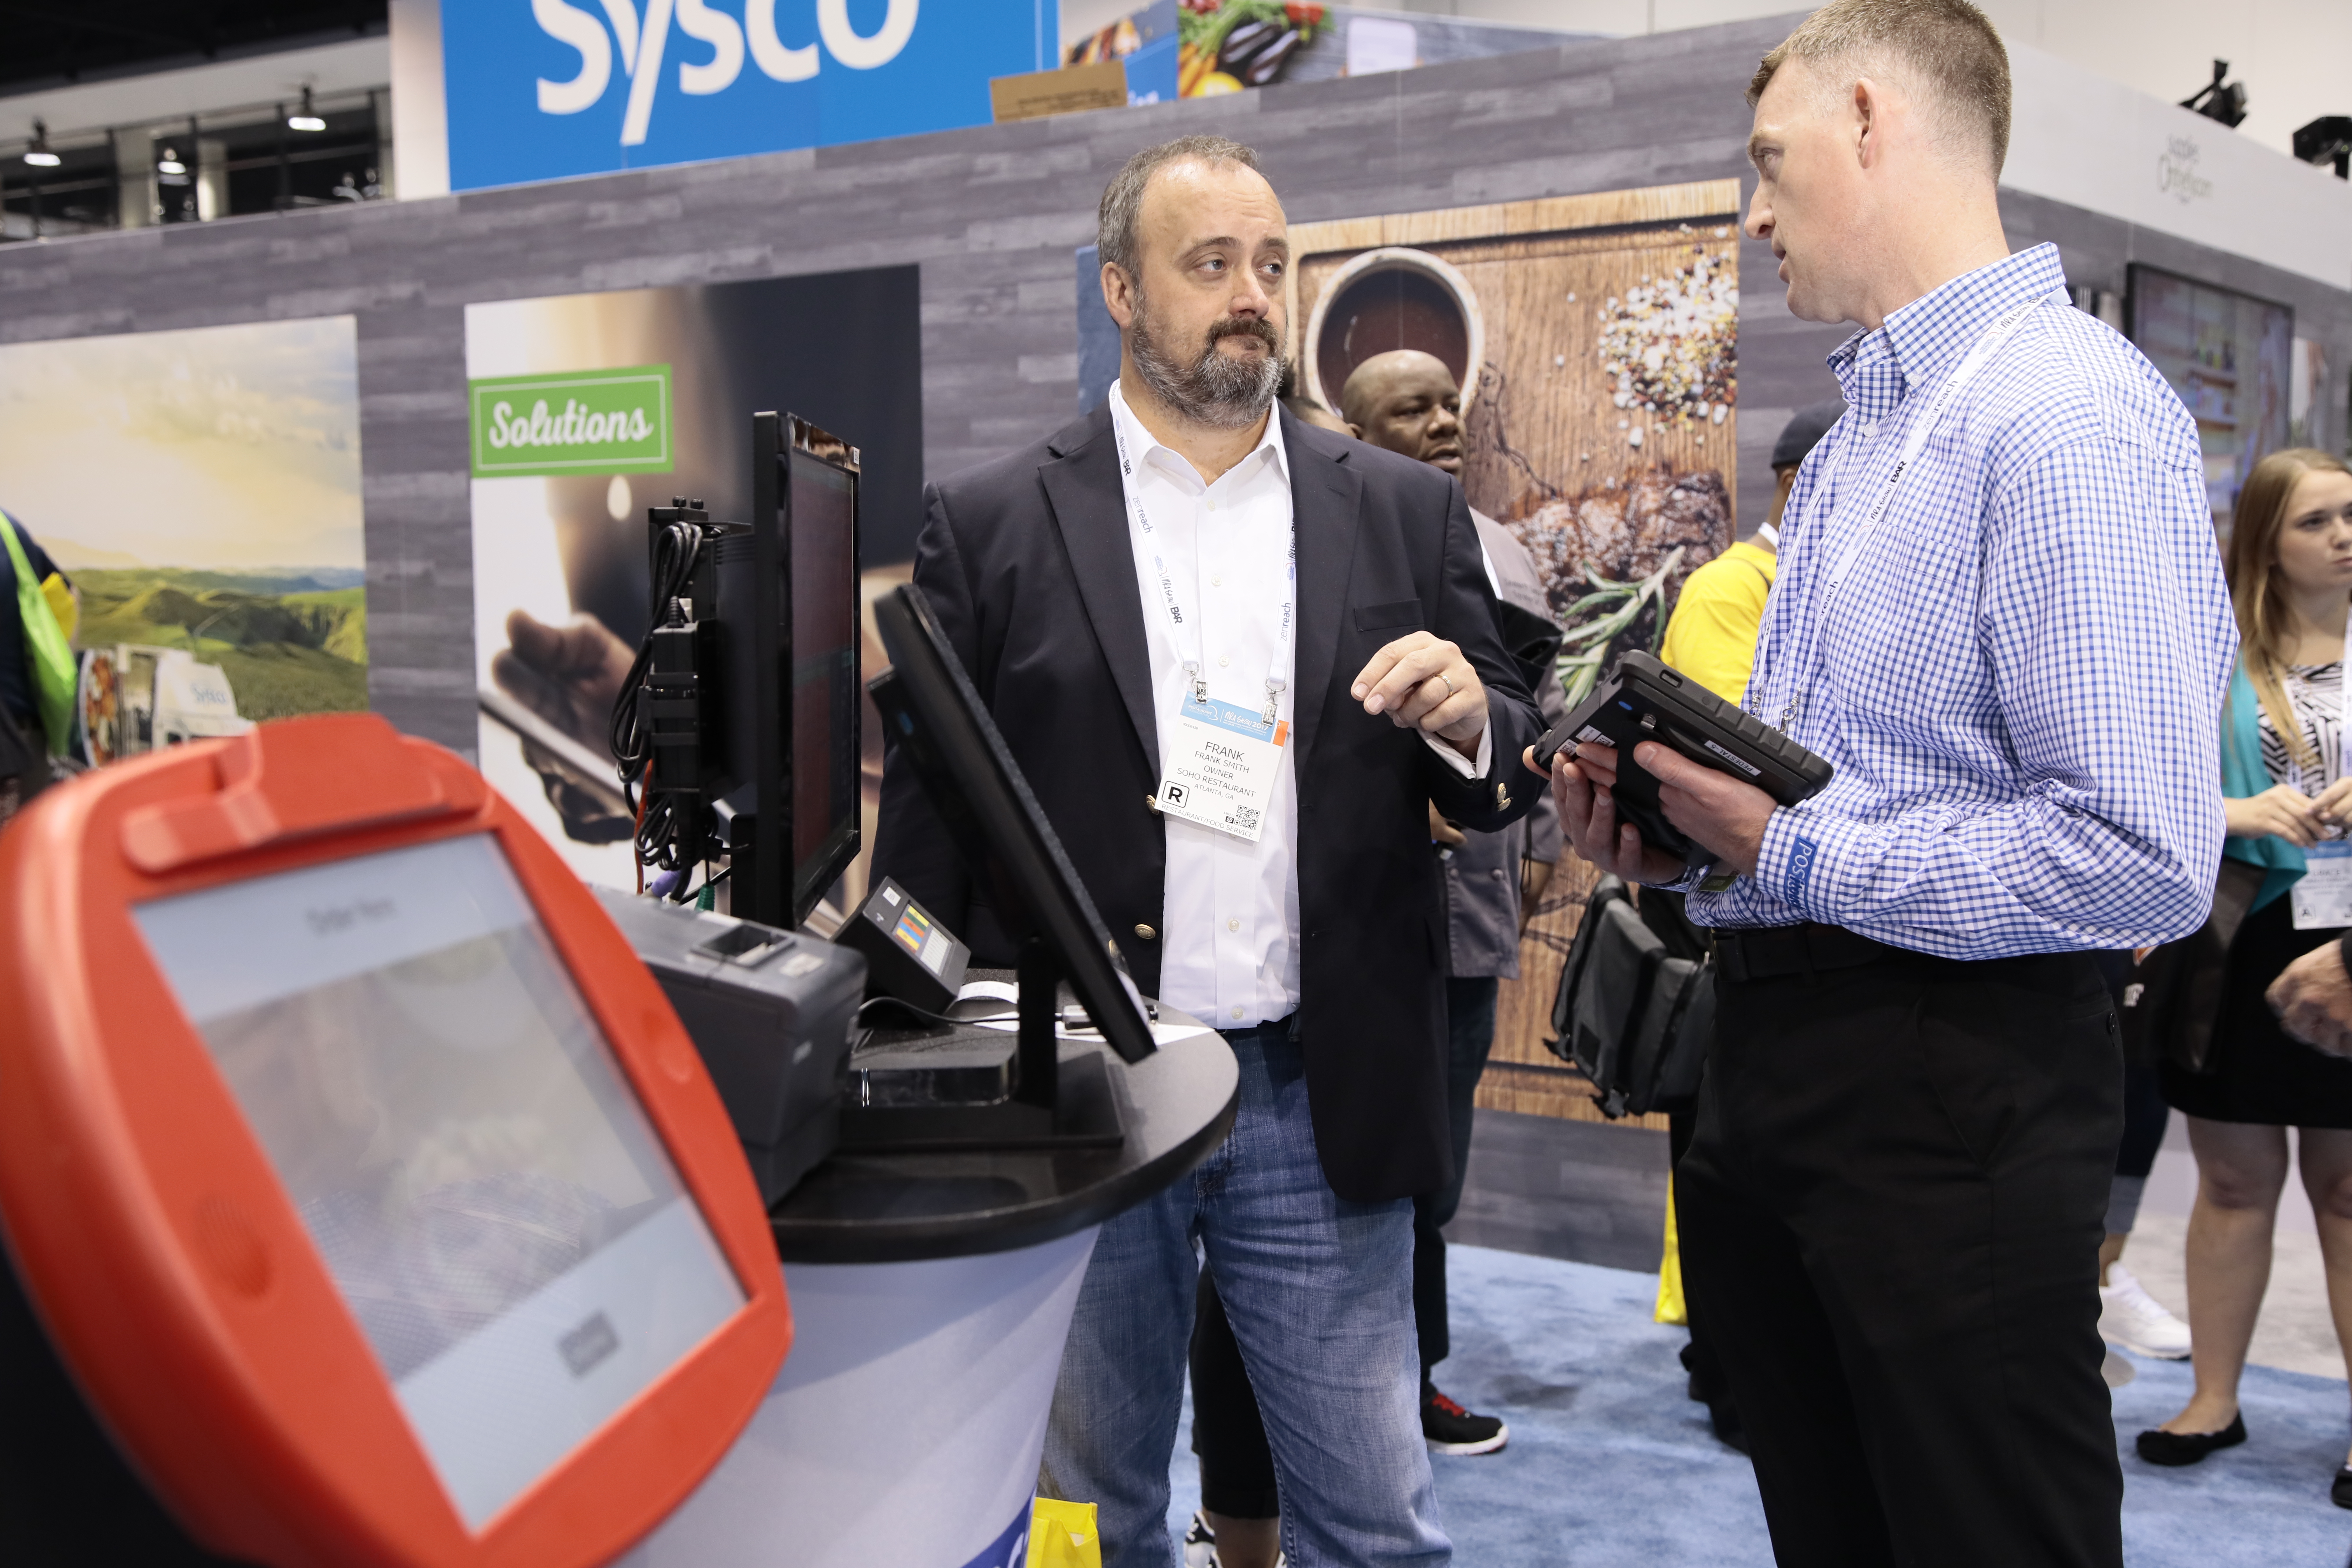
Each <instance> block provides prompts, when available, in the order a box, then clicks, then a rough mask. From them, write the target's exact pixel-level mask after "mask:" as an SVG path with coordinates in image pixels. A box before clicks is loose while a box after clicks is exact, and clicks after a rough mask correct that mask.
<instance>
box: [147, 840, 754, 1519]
mask: <svg viewBox="0 0 2352 1568" xmlns="http://www.w3.org/2000/svg"><path fill="white" fill-rule="evenodd" d="M136 914H137V918H138V921H139V928H140V931H142V934H143V935H144V936H145V938H146V941H147V943H148V945H149V946H150V947H151V948H152V950H153V952H154V954H155V958H156V960H157V962H158V963H159V965H160V966H161V968H162V969H163V973H164V975H165V976H166V978H167V979H168V980H169V982H170V984H171V985H172V988H173V992H174V993H175V994H177V996H178V998H179V1001H180V1004H181V1005H182V1007H183V1009H184V1011H185V1012H186V1014H187V1015H188V1017H189V1019H190V1021H191V1022H193V1023H194V1026H196V1029H197V1030H198V1032H199V1033H200V1034H202V1036H203V1037H204V1039H205V1044H206V1046H207V1047H210V1049H211V1052H212V1055H213V1057H214V1059H215V1061H216V1062H217V1063H218V1065H219V1067H220V1070H221V1073H222V1075H223V1077H224V1078H225V1079H226V1080H227V1082H228V1085H229V1088H230V1089H231V1091H232V1093H233V1094H234V1095H235V1097H236V1101H237V1104H238V1105H239V1107H240V1108H241V1109H242V1110H244V1112H245V1115H246V1118H247V1121H248V1122H250V1124H251V1126H252V1129H253V1131H254V1133H255V1134H256V1136H257V1138H258V1139H259V1141H260V1142H261V1144H262V1145H263V1147H264V1148H265V1149H266V1150H267V1151H268V1156H269V1160H270V1163H271V1164H272V1166H273V1167H274V1168H275V1170H276V1172H277V1173H278V1179H279V1180H280V1181H281V1182H282V1183H283V1184H284V1185H285V1189H286V1192H287V1195H288V1196H289V1199H291V1201H292V1202H293V1204H294V1206H295V1208H296V1209H297V1210H298V1211H299V1214H300V1215H301V1217H302V1220H303V1223H304V1225H305V1226H307V1227H308V1229H309V1232H310V1238H311V1240H312V1241H313V1242H314V1243H315V1244H316V1245H317V1247H318V1249H319V1253H320V1258H322V1259H323V1260H324V1262H325V1264H326V1266H327V1269H328V1272H329V1273H330V1274H331V1276H332V1277H333V1279H334V1281H335V1284H336V1286H337V1288H338V1289H340V1290H341V1293H342V1297H343V1300H344V1301H345V1302H346V1303H347V1304H348V1305H349V1307H350V1308H351V1310H352V1316H353V1317H355V1318H356V1319H357V1320H358V1321H359V1324H360V1327H361V1329H362V1331H364V1332H365V1334H366V1337H367V1340H368V1342H369V1344H370V1345H371V1346H372V1347H373V1350H374V1352H375V1355H376V1357H377V1359H378V1360H379V1361H380V1362H381V1363H382V1364H383V1370H384V1373H385V1375H386V1376H387V1377H388V1378H389V1379H390V1381H391V1383H392V1384H393V1387H394V1392H395V1394H396V1395H397V1397H398V1399H399V1402H400V1405H401V1407H402V1409H403V1410H404V1412H405V1413H406V1415H407V1417H408V1420H409V1422H410V1424H411V1426H413V1427H414V1428H415V1432H416V1435H417V1437H418V1440H419V1442H420V1443H421V1445H422V1447H424V1449H425V1452H426V1454H427V1455H428V1456H429V1457H430V1458H431V1460H432V1462H433V1465H434V1468H435V1469H436V1472H437V1473H438V1474H439V1476H440V1478H441V1481H442V1484H443V1485H444V1486H445V1487H446V1489H447V1490H448V1492H449V1495H450V1497H451V1499H452V1500H453V1501H454V1502H455V1503H456V1505H457V1511H458V1514H459V1516H460V1517H461V1518H463V1519H464V1520H465V1521H466V1523H467V1527H468V1528H469V1529H472V1530H475V1531H479V1530H480V1529H481V1528H482V1527H483V1526H484V1525H486V1524H487V1523H488V1521H490V1519H491V1518H492V1516H493V1515H495V1514H496V1513H498V1512H499V1510H501V1509H503V1508H504V1507H505V1506H506V1505H507V1504H508V1503H509V1502H511V1501H513V1500H514V1499H515V1498H516V1497H517V1496H519V1495H520V1493H521V1492H522V1491H523V1490H524V1489H526V1488H528V1487H529V1486H530V1484H531V1483H532V1482H533V1481H535V1480H536V1479H539V1478H540V1477H541V1475H543V1474H545V1473H546V1472H547V1470H548V1469H549V1468H551V1467H552V1466H553V1465H554V1464H555V1463H556V1462H557V1461H559V1460H561V1459H562V1458H563V1457H564V1455H566V1454H567V1453H569V1452H570V1451H571V1450H572V1448H574V1447H577V1446H578V1445H579V1444H580V1443H581V1441H582V1440H583V1439H584V1438H586V1437H588V1436H590V1435H591V1434H592V1433H593V1432H594V1431H595V1430H596V1429H597V1427H599V1426H602V1425H603V1424H604V1422H605V1421H606V1420H607V1419H609V1418H610V1417H611V1416H612V1415H614V1414H615V1413H617V1412H618V1411H619V1410H620V1409H621V1407H622V1406H623V1405H626V1404H627V1403H628V1402H629V1401H630V1400H631V1399H632V1398H634V1397H635V1395H636V1394H639V1393H641V1392H642V1391H643V1390H644V1389H645V1388H646V1386H647V1385H648V1384H652V1383H653V1382H655V1381H656V1379H658V1378H659V1377H660V1376H661V1374H662V1373H664V1372H666V1371H667V1369H668V1368H669V1367H670V1366H671V1365H672V1364H674V1363H676V1362H677V1361H678V1360H679V1358H681V1357H682V1356H684V1355H686V1354H687V1353H688V1352H689V1351H691V1350H692V1349H693V1348H694V1347H695V1346H696V1345H698V1343H700V1342H702V1341H703V1340H704V1339H705V1338H706V1337H708V1336H709V1334H710V1333H711V1332H712V1331H715V1330H716V1329H718V1328H719V1326H720V1325H721V1324H723V1323H725V1322H726V1321H728V1319H729V1318H730V1317H731V1316H732V1315H733V1314H734V1313H735V1312H736V1311H737V1310H739V1309H740V1308H741V1307H742V1305H743V1303H744V1300H745V1297H744V1293H743V1290H742V1289H741V1287H740V1284H739V1283H738V1281H737V1280H736V1279H735V1276H734V1274H733V1272H732V1270H731V1269H730V1268H729V1267H728V1264H727V1261H726V1259H725V1258H724V1256H723V1255H722V1254H721V1252H720V1251H719V1246H718V1244H717V1242H716V1241H715V1239H714V1238H713V1237H712V1236H711V1233H710V1231H709V1227H708V1226H707V1225H706V1224H705V1222H704V1220H703V1216H702V1215H701V1213H700V1211H699V1210H698V1208H697V1207H696V1205H695V1203H694V1201H693V1199H692V1197H691V1196H690V1195H689V1194H688V1192H687V1190H686V1188H685V1186H684V1184H682V1183H681V1182H680V1180H679V1178H678V1175H677V1171H676V1169H675V1168H674V1167H673V1166H672V1164H671V1163H670V1161H669V1158H668V1155H667V1153H666V1152H665V1151H664V1150H663V1148H662V1146H661V1143H660V1141H659V1139H658V1136H657V1135H656V1132H655V1131H654V1129H653V1127H652V1125H651V1123H650V1122H649V1121H647V1119H646V1114H645V1112H644V1110H643V1109H642V1108H641V1106H640V1105H639V1103H638V1100H637V1098H636V1095H635V1092H634V1091H633V1090H632V1089H630V1087H629V1085H628V1081H627V1079H625V1078H624V1077H623V1075H622V1073H621V1070H620V1068H619V1065H618V1064H617V1062H616V1061H615V1060H614V1057H613V1055H612V1052H611V1049H610V1048H609V1047H608V1046H607V1045H606V1043H605V1041H604V1037H603V1035H602V1034H601V1032H600V1031H599V1030H598V1028H597V1026H596V1024H595V1021H594V1019H593V1016H591V1015H590V1013H589V1011H588V1009H587V1006H586V1005H585V1004H584V1003H583V1000H582V998H581V995H580V993H579V991H578V990H577V989H576V987H575V986H574V985H573V984H572V978H571V975H570V973H568V972H567V971H566V969H565V968H564V965H563V963H562V959H561V958H560V957H559V956H558V955H557V953H556V951H555V948H554V946H553V945H552V943H551V942H550V941H549V939H548V936H547V933H546V931H545V929H544V928H543V927H542V926H541V923H540V921H539V919H538V917H537V915H536V914H535V913H534V912H533V910H532V908H531V905H530V901H529V900H528V899H527V898H526V897H525V896H524V894H523V891H522V889H521V886H520V883H518V882H517V880H516V879H515V877H514V873H513V872H512V871H511V870H510V869H509V868H508V866H507V863H506V860H505V858H504V857H503V856H502V855H501V854H500V853H499V849H498V847H497V846H496V844H495V843H494V842H493V840H492V839H491V838H490V837H489V836H488V835H473V836H469V837H461V838H454V839H446V840H443V841H441V842H438V843H434V844H428V845H423V846H419V847H414V848H407V849H399V850H394V851H391V852H389V853H385V854H379V855H370V856H363V857H360V858H353V859H347V860H341V861H335V862H332V863H330V864H327V865H322V866H315V867H310V868H304V869H301V870H296V871H289V872H286V873H283V874H281V875H278V876H274V877H265V878H257V879H253V880H250V881H246V882H239V883H235V884H232V885H230V886H227V887H223V888H215V889H208V890H206V891H204V892H198V893H191V894H187V895H185V896H183V897H180V898H174V899H167V900H159V901H156V902H153V903H150V904H146V905H143V906H142V907H141V908H140V909H139V910H137V911H136Z"/></svg>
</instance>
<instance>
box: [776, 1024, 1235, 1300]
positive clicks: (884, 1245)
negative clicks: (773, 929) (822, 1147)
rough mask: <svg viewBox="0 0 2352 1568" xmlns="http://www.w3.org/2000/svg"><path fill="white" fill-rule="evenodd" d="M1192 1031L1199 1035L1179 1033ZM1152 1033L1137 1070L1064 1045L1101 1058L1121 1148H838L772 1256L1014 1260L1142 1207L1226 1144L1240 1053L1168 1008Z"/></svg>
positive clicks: (787, 1211) (800, 1199)
mask: <svg viewBox="0 0 2352 1568" xmlns="http://www.w3.org/2000/svg"><path fill="white" fill-rule="evenodd" d="M1187 1027H1190V1028H1192V1029H1197V1030H1198V1031H1199V1032H1198V1033H1187V1034H1183V1035H1181V1036H1176V1031H1177V1030H1180V1029H1184V1028H1187ZM1157 1033H1158V1034H1159V1036H1160V1042H1161V1043H1160V1048H1159V1049H1158V1050H1157V1051H1155V1052H1154V1053H1152V1054H1151V1055H1150V1056H1149V1057H1146V1058H1144V1059H1143V1060H1141V1061H1140V1062H1137V1063H1135V1064H1134V1065H1132V1066H1129V1065H1128V1064H1127V1063H1124V1062H1122V1061H1120V1060H1119V1059H1118V1057H1117V1056H1115V1055H1113V1054H1112V1053H1111V1052H1110V1050H1109V1049H1108V1047H1105V1046H1104V1045H1102V1044H1101V1043H1100V1042H1098V1041H1093V1040H1085V1039H1065V1040H1063V1041H1062V1042H1061V1060H1062V1061H1063V1062H1065V1063H1067V1062H1069V1061H1071V1060H1072V1059H1074V1058H1076V1057H1079V1056H1082V1055H1086V1054H1088V1053H1091V1054H1094V1055H1096V1056H1098V1057H1100V1058H1103V1062H1104V1066H1105V1067H1106V1068H1107V1069H1108V1080H1109V1084H1110V1089H1111V1093H1112V1095H1113V1096H1114V1097H1115V1098H1116V1099H1117V1100H1118V1109H1119V1115H1120V1120H1121V1121H1122V1122H1123V1123H1124V1125H1125V1129H1126V1137H1125V1139H1124V1141H1123V1142H1120V1143H1119V1144H1118V1145H1117V1146H1116V1147H1110V1148H1076V1149H1051V1150H1045V1149H1040V1150H986V1151H971V1152H961V1151H950V1152H882V1151H871V1152H869V1151H865V1150H857V1151H850V1150H842V1151H837V1152H835V1153H834V1154H833V1155H832V1157H830V1158H829V1159H827V1160H825V1161H824V1163H822V1164H819V1165H818V1166H817V1167H816V1168H815V1169H814V1170H813V1171H811V1172H810V1173H808V1174H807V1175H806V1176H805V1177H803V1179H802V1180H801V1183H800V1184H799V1185H797V1186H795V1187H794V1188H793V1190H792V1191H791V1192H789V1193H787V1194H784V1196H783V1197H782V1199H781V1200H780V1201H779V1202H778V1203H777V1205H776V1206H775V1207H774V1208H772V1209H771V1210H769V1211H768V1224H769V1228H770V1229H772V1231H773V1232H774V1233H775V1237H776V1251H777V1254H778V1255H779V1256H780V1257H781V1258H782V1259H783V1260H784V1261H785V1262H786V1263H900V1262H908V1261H911V1260H913V1259H917V1258H963V1257H969V1256H971V1255H972V1254H974V1253H983V1252H1011V1251H1014V1250H1017V1249H1018V1248H1021V1247H1034V1246H1037V1245H1039V1244H1040V1243H1043V1242H1047V1241H1052V1240H1054V1239H1055V1237H1063V1236H1067V1235H1069V1234H1070V1233H1071V1232H1073V1231H1076V1230H1081V1229H1084V1228H1085V1227H1086V1226H1090V1225H1099V1224H1101V1223H1102V1222H1103V1221H1104V1220H1107V1219H1108V1218H1110V1216H1111V1215H1115V1214H1118V1213H1119V1212H1120V1211H1121V1210H1123V1209H1127V1208H1130V1207H1132V1206H1134V1205H1136V1204H1139V1203H1140V1202H1142V1201H1143V1200H1144V1199H1145V1198H1147V1197H1150V1195H1151V1194H1154V1193H1156V1192H1158V1191H1160V1189H1161V1188H1162V1187H1165V1186H1167V1185H1169V1184H1171V1183H1172V1182H1174V1181H1175V1180H1176V1179H1177V1178H1178V1177H1180V1176H1181V1175H1183V1174H1184V1173H1186V1172H1188V1171H1190V1170H1191V1169H1192V1167H1193V1166H1195V1165H1197V1164H1199V1163H1201V1162H1202V1160H1204V1159H1206V1158H1208V1156H1209V1153H1210V1152H1211V1151H1212V1150H1213V1149H1215V1148H1216V1146H1217V1145H1218V1144H1219V1143H1220V1142H1223V1140H1224V1136H1225V1134H1226V1132H1227V1131H1230V1130H1231V1129H1232V1127H1233V1124H1234V1105H1235V1103H1236V1100H1237V1096H1238V1093H1239V1083H1240V1074H1239V1069H1238V1068H1237V1067H1236V1066H1235V1064H1234V1053H1233V1048H1232V1047H1229V1046H1227V1045H1226V1044H1225V1042H1224V1039H1223V1037H1222V1036H1220V1035H1218V1034H1217V1033H1216V1032H1215V1031H1214V1030H1213V1029H1211V1028H1209V1027H1208V1026H1206V1025H1204V1024H1201V1023H1199V1022H1198V1021H1197V1020H1195V1019H1193V1018H1192V1017H1190V1016H1187V1015H1185V1014H1182V1013H1179V1012H1177V1011H1175V1010H1174V1009H1173V1008H1171V1007H1168V1006H1165V1005H1162V1006H1161V1007H1160V1010H1159V1027H1158V1030H1157ZM1171 1036H1176V1037H1171ZM902 1038H903V1037H902ZM997 1038H999V1039H1002V1040H1003V1041H1005V1042H1006V1043H1007V1044H1008V1045H1009V1044H1010V1043H1011V1038H1012V1037H1011V1036H1009V1035H1000V1036H998V1037H997ZM850 1065H851V1067H852V1068H853V1069H855V1068H856V1066H857V1059H856V1057H852V1058H851V1062H850ZM1064 1071H1065V1073H1066V1072H1067V1068H1064Z"/></svg>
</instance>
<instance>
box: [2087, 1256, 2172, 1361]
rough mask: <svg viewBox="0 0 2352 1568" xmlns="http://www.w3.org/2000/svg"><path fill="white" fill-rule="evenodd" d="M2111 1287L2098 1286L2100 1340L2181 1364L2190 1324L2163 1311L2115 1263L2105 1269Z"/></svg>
mask: <svg viewBox="0 0 2352 1568" xmlns="http://www.w3.org/2000/svg"><path fill="white" fill-rule="evenodd" d="M2107 1278H2108V1279H2112V1280H2114V1281H2115V1283H2114V1284H2112V1285H2102V1286H2100V1287H2099V1337H2100V1338H2101V1339H2103V1340H2105V1341H2106V1342H2108V1343H2109V1344H2112V1345H2119V1346H2121V1347H2122V1348H2123V1349H2125V1350H2127V1351H2129V1352H2132V1354H2134V1355H2144V1356H2153V1357H2154V1358H2156V1359H2157V1360H2158V1361H2183V1360H2186V1359H2187V1358H2188V1355H2189V1325H2188V1324H2186V1323H2184V1322H2182V1321H2180V1320H2179V1319H2178V1318H2176V1317H2174V1316H2173V1315H2172V1314H2171V1313H2169V1312H2168V1311H2166V1310H2164V1309H2163V1307H2161V1306H2159V1305H2158V1303H2157V1300H2156V1298H2155V1297H2153V1296H2151V1295H2149V1294H2148V1293H2147V1291H2146V1290H2145V1289H2142V1288H2141V1286H2140V1282H2139V1281H2138V1280H2137V1279H2133V1278H2132V1273H2131V1270H2130V1269H2128V1268H2125V1267H2124V1266H2123V1265H2122V1264H2120V1263H2117V1264H2115V1265H2113V1266H2111V1267H2110V1268H2108V1269H2107Z"/></svg>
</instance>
